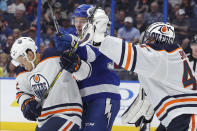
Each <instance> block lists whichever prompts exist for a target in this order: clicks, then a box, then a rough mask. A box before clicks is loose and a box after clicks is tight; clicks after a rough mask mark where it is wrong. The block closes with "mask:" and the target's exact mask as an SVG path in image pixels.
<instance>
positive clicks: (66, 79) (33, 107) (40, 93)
mask: <svg viewBox="0 0 197 131" xmlns="http://www.w3.org/2000/svg"><path fill="white" fill-rule="evenodd" d="M50 51H51V52H50V53H51V54H55V53H53V51H54V50H50ZM11 57H12V58H13V61H15V62H18V63H19V64H20V66H21V67H24V68H25V71H24V72H21V73H20V74H18V75H17V77H16V82H17V84H16V89H17V96H16V99H17V103H19V105H20V107H21V111H22V112H23V115H24V117H25V118H27V119H28V120H32V121H36V120H37V121H38V126H37V128H36V130H38V131H40V130H42V131H43V130H45V131H51V130H53V131H55V130H61V131H62V130H68V131H78V130H79V128H80V127H81V117H82V112H83V109H82V101H81V96H80V93H79V89H78V86H77V83H76V81H75V80H74V79H73V77H72V74H71V73H69V72H67V71H65V70H63V71H62V72H61V73H59V71H61V66H60V65H59V62H60V57H59V56H58V55H57V54H56V55H53V56H51V57H46V56H45V59H41V58H40V54H39V53H37V46H36V45H35V42H34V41H33V40H32V39H31V38H29V37H21V38H19V39H17V40H16V41H15V43H14V44H13V46H12V48H11ZM73 60H74V59H73ZM74 63H75V64H76V65H77V64H80V65H81V67H84V68H85V69H87V70H86V71H87V72H86V71H85V70H78V69H76V70H78V71H77V72H75V77H77V76H78V74H85V75H83V78H86V77H87V75H86V74H88V72H89V71H88V70H89V69H90V68H89V66H88V65H87V64H86V63H85V62H83V61H81V60H79V58H78V57H77V56H76V57H75V62H73V61H72V64H74ZM80 69H81V68H80ZM84 71H85V73H84ZM58 73H59V74H58ZM57 74H58V75H57ZM56 75H57V77H56ZM54 78H55V79H54ZM80 78H82V75H80Z"/></svg>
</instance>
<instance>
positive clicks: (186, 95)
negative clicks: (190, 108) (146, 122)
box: [154, 93, 197, 111]
mask: <svg viewBox="0 0 197 131" xmlns="http://www.w3.org/2000/svg"><path fill="white" fill-rule="evenodd" d="M190 96H191V97H197V93H194V94H179V95H173V96H166V97H164V98H163V99H162V100H161V101H160V102H159V104H158V105H157V106H156V107H155V108H154V110H155V111H156V110H158V109H159V107H161V105H162V104H163V103H165V101H167V100H169V99H170V98H179V97H190Z"/></svg>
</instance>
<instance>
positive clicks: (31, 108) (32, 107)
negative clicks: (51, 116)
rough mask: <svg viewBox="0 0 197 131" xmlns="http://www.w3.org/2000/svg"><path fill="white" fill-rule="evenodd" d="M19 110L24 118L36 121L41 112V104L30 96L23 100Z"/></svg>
mask: <svg viewBox="0 0 197 131" xmlns="http://www.w3.org/2000/svg"><path fill="white" fill-rule="evenodd" d="M21 110H22V112H23V116H24V117H25V118H26V119H28V120H31V121H36V118H38V117H39V116H40V114H41V111H42V106H41V105H40V103H38V102H37V101H36V100H35V99H33V98H30V99H27V100H25V101H24V102H23V104H22V107H21Z"/></svg>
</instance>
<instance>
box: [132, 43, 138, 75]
mask: <svg viewBox="0 0 197 131" xmlns="http://www.w3.org/2000/svg"><path fill="white" fill-rule="evenodd" d="M132 47H133V53H134V55H133V64H132V68H131V71H134V70H135V65H136V61H137V50H136V47H135V45H133V44H132Z"/></svg>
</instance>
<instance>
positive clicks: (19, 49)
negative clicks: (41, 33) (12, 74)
mask: <svg viewBox="0 0 197 131" xmlns="http://www.w3.org/2000/svg"><path fill="white" fill-rule="evenodd" d="M28 49H29V50H31V51H32V52H33V54H34V59H33V60H32V61H30V60H29V59H28V57H27V50H28ZM36 50H37V46H36V44H35V42H34V41H33V40H32V39H31V38H30V37H20V38H18V39H17V40H16V41H15V42H14V44H13V45H12V48H11V57H12V59H13V60H12V63H13V64H14V65H15V66H17V65H19V64H20V63H19V62H18V61H17V59H18V58H19V56H22V57H24V58H26V59H27V61H28V62H30V63H31V64H32V67H33V69H34V68H35V65H34V63H33V62H34V61H35V59H36Z"/></svg>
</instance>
